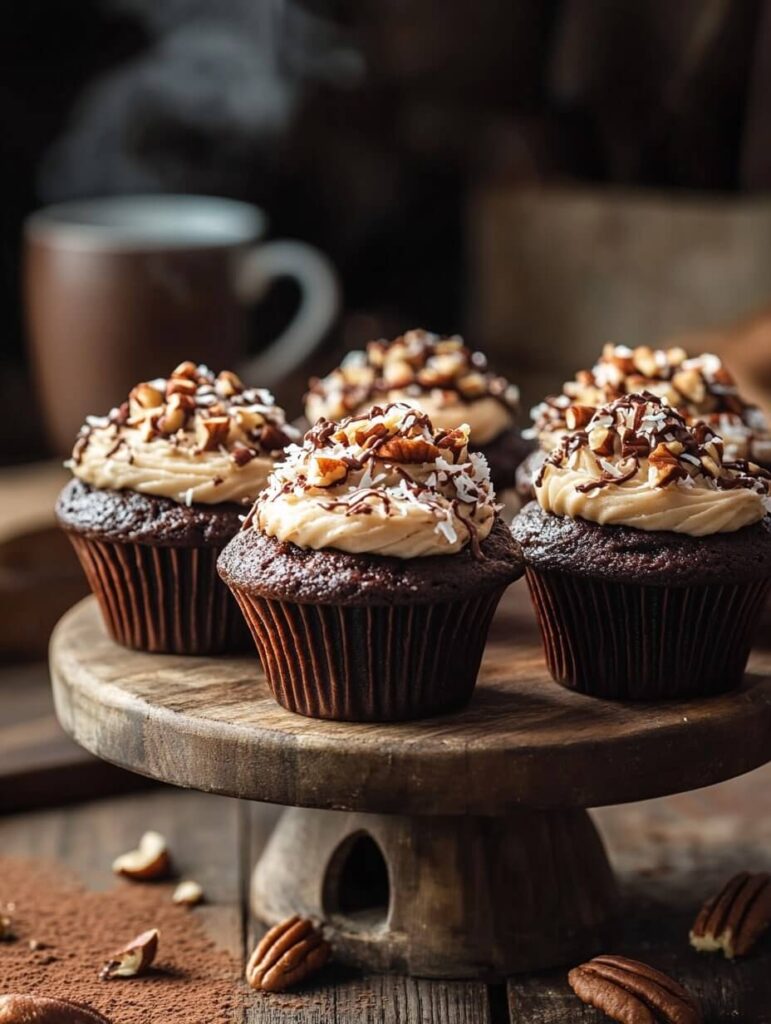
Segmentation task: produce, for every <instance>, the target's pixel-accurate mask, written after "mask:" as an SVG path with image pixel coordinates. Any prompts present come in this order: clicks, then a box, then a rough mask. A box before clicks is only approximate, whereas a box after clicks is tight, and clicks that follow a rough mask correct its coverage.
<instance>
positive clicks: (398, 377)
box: [305, 330, 533, 500]
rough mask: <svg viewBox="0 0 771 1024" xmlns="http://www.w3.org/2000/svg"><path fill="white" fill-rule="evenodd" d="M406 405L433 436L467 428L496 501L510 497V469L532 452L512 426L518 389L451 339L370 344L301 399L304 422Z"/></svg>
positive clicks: (416, 335)
mask: <svg viewBox="0 0 771 1024" xmlns="http://www.w3.org/2000/svg"><path fill="white" fill-rule="evenodd" d="M389 402H406V403H407V404H408V405H412V406H415V408H417V409H421V410H422V411H423V412H425V413H427V414H428V415H429V417H430V418H431V421H432V423H433V425H434V427H435V428H437V429H438V430H453V429H454V428H455V427H459V426H460V425H461V423H466V424H468V425H469V428H470V431H471V434H470V444H471V446H472V448H473V449H474V451H478V452H480V453H481V454H482V455H484V457H485V458H486V459H487V462H488V465H489V467H490V475H491V476H492V480H493V484H494V486H495V489H496V491H497V492H498V495H499V496H500V497H501V500H503V493H504V492H505V491H506V490H507V489H509V488H511V489H512V490H513V488H514V485H515V482H516V478H515V474H516V469H517V466H518V465H519V463H520V462H521V461H522V459H523V458H524V457H525V455H526V454H527V453H528V452H529V451H530V449H531V448H532V447H533V445H532V443H531V442H529V441H525V440H524V438H523V437H522V434H521V432H520V431H519V430H518V429H517V427H516V425H515V422H516V417H517V413H518V410H519V390H518V389H517V388H516V387H515V386H514V385H513V384H509V382H508V381H507V380H505V379H504V378H503V377H497V376H495V375H494V374H492V373H490V372H489V371H488V369H487V360H486V359H485V357H484V356H483V355H482V353H481V352H472V351H471V350H470V349H469V348H467V347H466V346H465V345H464V344H463V339H462V338H459V337H458V336H457V335H456V336H454V337H452V338H441V337H439V335H438V334H429V332H428V331H421V330H416V331H407V333H406V334H404V335H403V336H402V337H400V338H396V340H395V341H391V342H388V341H371V342H370V343H369V344H368V345H367V348H366V351H364V352H350V353H349V354H348V355H347V356H346V357H345V359H344V360H343V363H342V365H341V366H339V367H338V368H337V369H336V370H333V371H332V372H331V373H330V374H329V375H328V376H327V377H323V378H321V379H320V380H318V379H317V380H312V381H311V383H310V388H309V390H308V394H307V395H306V396H305V415H306V417H307V419H308V422H309V423H311V424H312V423H315V422H316V421H317V420H318V419H321V418H324V419H330V420H339V419H342V418H343V417H344V416H350V415H357V414H359V413H364V412H367V411H368V410H369V409H370V408H371V407H372V406H373V405H375V404H376V403H377V404H380V405H382V404H387V403H389Z"/></svg>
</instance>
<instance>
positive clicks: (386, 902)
mask: <svg viewBox="0 0 771 1024" xmlns="http://www.w3.org/2000/svg"><path fill="white" fill-rule="evenodd" d="M322 899H323V905H324V912H325V914H326V915H327V916H329V917H335V918H345V920H346V921H347V922H348V924H349V926H350V927H352V928H355V929H362V930H367V931H370V930H372V929H374V928H380V927H385V925H386V924H387V922H388V914H389V909H390V904H391V884H390V880H389V877H388V867H387V865H386V861H385V857H384V856H383V851H382V850H381V849H380V847H379V845H378V844H377V842H376V841H375V840H374V839H373V838H372V836H371V835H370V834H369V833H368V832H356V833H354V834H353V835H350V836H348V837H347V838H346V839H344V840H343V842H342V843H340V845H339V846H338V848H337V849H336V850H335V852H334V853H333V854H332V856H331V858H330V861H329V864H328V866H327V871H326V874H325V876H324V886H323V896H322Z"/></svg>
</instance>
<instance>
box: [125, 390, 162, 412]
mask: <svg viewBox="0 0 771 1024" xmlns="http://www.w3.org/2000/svg"><path fill="white" fill-rule="evenodd" d="M129 402H130V403H131V404H132V405H133V406H136V407H138V408H139V409H156V408H157V407H158V406H159V405H162V404H163V392H161V391H159V390H158V388H154V387H153V386H152V384H137V386H136V387H135V388H132V389H131V391H130V392H129Z"/></svg>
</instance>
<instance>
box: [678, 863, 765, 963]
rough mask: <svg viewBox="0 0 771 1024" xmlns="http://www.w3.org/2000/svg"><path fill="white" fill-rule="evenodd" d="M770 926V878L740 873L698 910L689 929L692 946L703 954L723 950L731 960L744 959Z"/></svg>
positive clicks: (763, 874)
mask: <svg viewBox="0 0 771 1024" xmlns="http://www.w3.org/2000/svg"><path fill="white" fill-rule="evenodd" d="M769 926H771V875H769V874H768V873H767V872H765V871H764V872H760V873H759V874H756V875H751V874H749V872H747V871H742V872H740V873H739V874H738V875H734V877H733V878H732V879H731V880H730V882H727V883H726V884H725V885H724V886H723V888H722V889H721V890H720V892H719V893H717V895H716V896H713V897H712V899H710V900H707V902H706V903H705V904H704V906H703V907H702V908H701V910H700V911H699V914H698V916H697V918H696V920H695V921H694V924H693V928H692V929H691V933H690V940H691V945H692V946H693V948H694V949H698V950H699V952H702V953H713V952H715V951H717V950H722V951H723V955H724V956H725V957H726V958H727V959H729V960H733V959H734V957H737V956H746V955H747V954H748V953H749V952H750V950H751V949H752V947H753V946H754V945H755V943H756V942H757V941H758V939H759V938H760V937H761V935H762V934H763V933H764V932H765V931H767V929H768V928H769Z"/></svg>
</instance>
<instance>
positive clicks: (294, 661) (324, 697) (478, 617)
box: [233, 588, 505, 722]
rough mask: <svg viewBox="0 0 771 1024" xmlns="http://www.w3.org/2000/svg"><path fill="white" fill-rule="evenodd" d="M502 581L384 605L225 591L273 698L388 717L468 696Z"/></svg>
mask: <svg viewBox="0 0 771 1024" xmlns="http://www.w3.org/2000/svg"><path fill="white" fill-rule="evenodd" d="M504 589H505V588H501V589H496V590H494V591H489V590H488V591H487V592H486V593H483V594H481V595H479V596H475V597H473V598H470V599H469V600H467V601H455V602H451V603H446V604H428V605H401V606H398V605H397V606H392V607H386V606H374V607H361V606H339V605H310V604H293V603H291V602H289V601H282V600H276V599H271V598H263V597H256V596H253V595H251V594H247V593H246V592H245V591H243V590H240V589H238V588H234V589H233V593H234V594H235V596H236V598H237V600H238V603H239V604H240V606H241V609H242V611H243V613H244V617H245V618H246V621H247V622H248V623H249V627H250V629H251V631H252V636H253V637H254V641H255V644H256V645H257V650H258V652H259V655H260V659H261V661H262V664H263V667H264V669H265V673H266V675H267V677H268V683H269V685H270V688H271V690H272V692H273V695H274V697H275V698H276V700H277V701H278V702H279V704H281V705H283V707H285V708H287V709H288V710H290V711H295V712H297V713H298V714H301V715H306V716H308V717H310V718H328V719H335V720H337V721H346V722H395V721H404V720H407V719H415V718H424V717H426V716H428V715H434V714H438V713H440V712H443V711H451V710H455V709H456V708H459V707H462V706H463V705H464V704H466V703H467V702H468V701H469V699H470V698H471V694H472V692H473V690H474V685H475V683H476V678H477V674H478V672H479V664H480V662H481V660H482V652H483V650H484V646H485V640H486V638H487V631H488V628H489V625H490V620H491V619H492V616H493V613H494V611H495V609H496V606H497V605H498V602H499V600H500V598H501V595H502V593H503V590H504Z"/></svg>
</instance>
